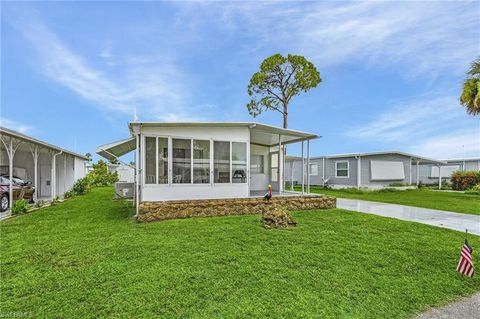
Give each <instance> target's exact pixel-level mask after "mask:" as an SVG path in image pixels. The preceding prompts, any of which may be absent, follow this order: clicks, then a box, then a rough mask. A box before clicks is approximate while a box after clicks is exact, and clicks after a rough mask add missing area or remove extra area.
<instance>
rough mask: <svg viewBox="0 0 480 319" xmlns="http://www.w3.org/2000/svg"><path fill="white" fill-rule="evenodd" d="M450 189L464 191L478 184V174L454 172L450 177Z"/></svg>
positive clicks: (479, 181) (479, 177)
mask: <svg viewBox="0 0 480 319" xmlns="http://www.w3.org/2000/svg"><path fill="white" fill-rule="evenodd" d="M451 181H452V189H454V190H457V191H465V190H468V189H470V188H472V187H474V186H475V185H477V184H480V172H472V171H466V172H455V173H453V174H452V177H451Z"/></svg>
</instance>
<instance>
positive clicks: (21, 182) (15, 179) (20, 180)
mask: <svg viewBox="0 0 480 319" xmlns="http://www.w3.org/2000/svg"><path fill="white" fill-rule="evenodd" d="M12 181H13V182H14V183H16V184H25V182H24V181H23V179H20V178H18V177H12Z"/></svg>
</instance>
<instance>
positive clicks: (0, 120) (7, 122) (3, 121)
mask: <svg viewBox="0 0 480 319" xmlns="http://www.w3.org/2000/svg"><path fill="white" fill-rule="evenodd" d="M0 126H3V127H6V128H9V129H11V130H14V131H17V132H20V133H23V134H28V133H31V132H32V131H33V130H34V127H33V126H31V125H29V124H25V123H21V122H18V121H15V120H11V119H7V118H4V117H3V116H0Z"/></svg>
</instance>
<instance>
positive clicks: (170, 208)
mask: <svg viewBox="0 0 480 319" xmlns="http://www.w3.org/2000/svg"><path fill="white" fill-rule="evenodd" d="M275 206H278V207H281V208H284V209H288V210H309V209H329V208H335V207H336V206H337V200H336V198H335V197H333V196H325V195H320V196H318V195H303V196H277V197H273V198H272V199H271V200H270V202H266V201H265V200H264V199H263V198H261V197H248V198H227V199H199V200H176V201H156V202H142V203H140V207H139V211H138V215H137V220H138V221H140V222H150V221H155V220H166V219H177V218H190V217H208V216H227V215H247V214H261V213H262V212H263V211H264V210H265V209H267V208H273V207H275Z"/></svg>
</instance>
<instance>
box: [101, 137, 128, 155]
mask: <svg viewBox="0 0 480 319" xmlns="http://www.w3.org/2000/svg"><path fill="white" fill-rule="evenodd" d="M136 147H137V146H136V141H135V137H130V138H127V139H124V140H120V141H116V142H113V143H109V144H105V145H101V146H99V147H97V154H98V155H100V156H102V157H104V158H106V159H108V160H110V161H112V160H114V159H117V158H118V157H120V156H123V155H125V154H127V153H130V152H131V151H133V150H135V148H136Z"/></svg>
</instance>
